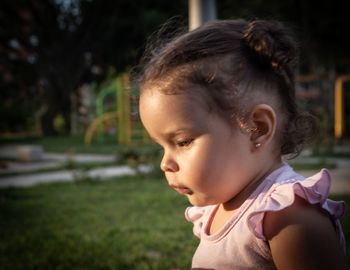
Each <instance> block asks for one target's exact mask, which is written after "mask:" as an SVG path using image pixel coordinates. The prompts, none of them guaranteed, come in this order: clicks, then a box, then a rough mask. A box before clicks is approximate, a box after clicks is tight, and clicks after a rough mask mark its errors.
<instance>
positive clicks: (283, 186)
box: [247, 169, 345, 246]
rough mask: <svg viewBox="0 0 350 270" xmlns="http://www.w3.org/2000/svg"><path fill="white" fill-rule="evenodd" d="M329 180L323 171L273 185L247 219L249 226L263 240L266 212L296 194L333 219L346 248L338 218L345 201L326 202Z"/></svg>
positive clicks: (280, 206) (285, 204)
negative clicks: (315, 205) (324, 211)
mask: <svg viewBox="0 0 350 270" xmlns="http://www.w3.org/2000/svg"><path fill="white" fill-rule="evenodd" d="M330 183H331V178H330V175H329V172H328V171H327V170H326V169H323V170H321V171H320V172H319V173H317V174H315V175H314V176H311V177H309V178H306V179H304V180H293V179H291V180H288V181H285V182H282V183H277V184H275V185H274V186H273V187H272V188H271V189H270V191H269V192H268V193H267V194H266V195H265V196H264V198H263V200H261V202H260V204H259V205H258V206H257V207H256V209H255V210H254V211H252V212H251V213H250V214H249V216H248V217H247V221H248V227H249V229H250V230H251V231H252V233H254V235H255V236H256V237H258V238H260V239H263V240H266V239H265V237H264V234H263V219H264V216H265V213H266V212H269V211H271V212H277V211H281V210H282V209H284V208H287V207H288V206H290V205H292V204H293V203H294V200H295V195H298V196H299V197H301V198H303V199H305V200H306V201H307V202H309V203H310V204H320V205H321V207H322V208H323V209H324V210H326V211H327V212H328V213H329V215H330V217H331V218H332V220H333V222H334V224H335V226H336V231H337V233H338V236H339V238H340V241H341V244H342V245H343V246H344V245H345V239H344V235H343V233H342V229H341V225H340V222H339V218H341V217H342V216H343V214H344V211H345V204H344V202H335V201H332V200H330V199H327V197H328V195H329V189H330Z"/></svg>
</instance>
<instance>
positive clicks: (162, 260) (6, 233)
mask: <svg viewBox="0 0 350 270" xmlns="http://www.w3.org/2000/svg"><path fill="white" fill-rule="evenodd" d="M164 182H165V181H160V180H150V179H136V178H122V179H117V180H115V181H108V182H82V183H79V184H72V183H65V184H51V185H40V186H37V187H33V188H28V189H6V190H0V231H1V240H0V265H1V269H171V268H176V267H179V268H182V269H189V268H190V262H191V255H192V254H193V252H194V249H195V247H196V243H195V242H196V240H195V239H194V237H193V236H192V234H191V228H192V225H191V224H190V223H188V222H187V221H185V219H184V216H183V211H184V209H185V207H186V206H187V202H186V200H185V199H184V198H182V197H180V196H178V194H176V193H175V192H174V191H172V190H170V189H169V188H168V187H167V185H166V184H165V183H164Z"/></svg>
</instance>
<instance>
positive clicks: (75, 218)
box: [0, 0, 350, 269]
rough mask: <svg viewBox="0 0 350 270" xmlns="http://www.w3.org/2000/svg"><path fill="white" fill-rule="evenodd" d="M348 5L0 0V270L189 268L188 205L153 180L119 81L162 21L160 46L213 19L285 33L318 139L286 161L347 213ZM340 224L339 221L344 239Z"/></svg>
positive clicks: (151, 156) (133, 93)
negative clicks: (320, 176)
mask: <svg viewBox="0 0 350 270" xmlns="http://www.w3.org/2000/svg"><path fill="white" fill-rule="evenodd" d="M349 8H350V3H349V1H347V0H335V1H331V0H318V1H315V0H310V1H301V0H285V1H279V0H265V1H261V0H245V1H237V0H236V1H231V0H217V1H214V0H178V1H162V0H133V1H130V0H0V231H1V234H2V236H1V237H0V268H1V269H179V268H181V269H188V268H189V267H190V262H191V256H192V253H193V252H194V249H195V247H196V240H195V239H194V238H192V236H191V224H188V223H187V222H186V221H185V220H184V218H183V211H184V209H185V207H186V206H187V201H186V200H185V199H184V198H181V197H180V196H178V195H177V194H175V193H174V192H173V191H171V190H169V189H168V187H167V185H166V183H165V181H164V180H162V175H161V173H160V171H159V169H158V167H159V166H158V162H159V159H160V156H161V152H160V150H159V148H158V147H157V146H155V145H154V144H152V143H151V142H150V140H149V138H148V136H147V134H146V133H145V131H144V130H143V128H142V125H141V123H140V121H139V117H138V112H137V92H138V89H137V85H135V84H134V83H132V80H131V75H132V74H133V73H134V72H135V70H136V71H137V66H138V64H139V62H140V58H141V56H142V53H143V51H144V49H145V45H146V43H147V40H148V39H149V38H150V37H151V36H152V34H153V33H155V32H156V31H157V30H159V29H160V27H161V25H162V24H164V23H165V22H168V28H167V31H165V32H164V31H163V33H162V34H164V36H165V37H169V36H171V35H172V34H173V32H176V30H177V29H186V30H191V29H193V28H195V27H198V26H199V25H200V24H201V23H203V22H204V21H207V20H211V19H215V18H217V19H236V18H244V19H247V20H252V19H273V20H280V21H282V22H284V23H285V24H287V25H288V26H289V27H290V28H292V30H293V31H294V32H295V34H296V37H297V39H298V41H299V46H300V61H299V66H298V72H297V89H296V90H297V92H296V94H297V99H298V103H299V104H300V106H301V107H302V108H303V109H305V110H307V111H309V112H311V113H313V114H314V115H315V116H316V117H317V118H318V119H319V128H320V129H319V134H318V138H317V140H316V142H315V143H314V144H313V145H311V146H309V147H308V148H307V149H305V151H304V152H303V153H302V154H301V156H300V157H298V158H297V159H296V160H294V161H291V162H292V163H293V165H294V166H295V167H296V169H297V170H299V171H300V172H302V173H303V174H305V175H306V176H308V175H311V174H313V173H315V172H316V171H318V170H319V169H321V168H322V167H327V168H329V169H330V170H331V174H332V176H333V178H334V181H333V184H332V187H331V196H332V197H333V198H334V199H337V200H345V201H346V202H347V203H350V195H349V194H350V51H349V48H350V32H349V28H350V22H349V18H348V13H349ZM170 22H171V23H170ZM106 179H108V180H110V181H101V180H106ZM349 220H350V214H349V212H346V216H345V218H343V221H342V222H343V226H344V228H345V234H346V236H347V238H349V236H350V223H349V222H350V221H349ZM348 241H350V240H348ZM347 249H348V250H349V245H348V246H347Z"/></svg>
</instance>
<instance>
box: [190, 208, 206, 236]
mask: <svg viewBox="0 0 350 270" xmlns="http://www.w3.org/2000/svg"><path fill="white" fill-rule="evenodd" d="M206 208H207V207H197V206H192V207H187V209H186V211H185V217H186V219H187V220H188V221H189V222H192V223H193V234H194V235H195V236H197V237H198V238H200V232H201V229H202V227H203V218H204V215H205V212H206Z"/></svg>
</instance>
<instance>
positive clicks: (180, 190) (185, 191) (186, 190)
mask: <svg viewBox="0 0 350 270" xmlns="http://www.w3.org/2000/svg"><path fill="white" fill-rule="evenodd" d="M170 186H171V187H172V188H173V189H175V190H176V191H177V192H178V193H180V194H182V195H192V194H193V191H192V190H190V189H189V188H187V187H183V186H176V185H170Z"/></svg>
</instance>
